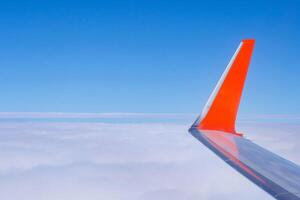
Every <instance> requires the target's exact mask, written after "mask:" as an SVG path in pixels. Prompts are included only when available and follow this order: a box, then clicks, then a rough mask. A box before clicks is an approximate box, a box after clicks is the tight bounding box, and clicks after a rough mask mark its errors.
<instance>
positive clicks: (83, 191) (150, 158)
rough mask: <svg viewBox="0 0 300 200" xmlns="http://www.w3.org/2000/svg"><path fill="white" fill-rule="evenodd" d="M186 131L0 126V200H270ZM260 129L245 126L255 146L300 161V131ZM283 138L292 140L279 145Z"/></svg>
mask: <svg viewBox="0 0 300 200" xmlns="http://www.w3.org/2000/svg"><path fill="white" fill-rule="evenodd" d="M188 126H189V125H183V124H175V123H139V124H125V123H123V124H114V123H77V122H70V123H66V122H64V123H58V122H52V123H50V122H49V123H48V122H31V123H29V122H27V123H24V122H18V123H17V122H10V123H8V122H2V123H0V196H1V198H2V199H6V200H15V199H18V200H19V199H24V200H50V199H51V200H53V199H55V200H66V199H72V200H81V199H84V200H86V199H89V200H94V199H97V200H99V199H105V200H111V199H125V200H127V199H131V200H132V199H133V200H149V199H155V200H160V199H174V200H177V199H178V200H179V199H180V200H194V199H207V200H219V199H222V200H223V199H228V200H229V199H230V200H231V199H245V200H248V199H249V200H250V199H270V200H271V199H272V198H271V197H270V196H269V195H268V194H266V193H264V192H263V191H261V190H260V189H259V188H258V187H256V186H255V185H253V184H252V183H250V182H249V181H248V180H246V179H245V178H244V177H242V176H240V175H239V174H238V173H237V172H236V171H234V170H233V169H231V168H230V167H229V166H227V165H226V164H225V163H223V161H222V160H220V159H219V158H218V157H217V156H215V155H214V154H213V153H212V152H210V151H209V150H208V149H206V148H205V147H204V146H203V145H202V144H201V143H199V142H198V141H197V140H196V139H194V138H193V137H192V136H191V135H189V133H188V132H187V129H188ZM253 127H255V129H253ZM263 127H264V126H263V125H257V124H255V125H254V124H252V125H249V124H242V125H240V129H242V130H245V131H247V133H248V134H247V135H248V137H250V138H253V139H254V140H255V141H256V142H257V143H259V144H263V145H265V146H267V147H270V149H271V150H274V151H275V152H277V153H279V154H282V155H287V156H288V157H289V158H292V159H293V160H295V161H299V160H297V159H299V158H297V156H296V153H295V152H294V151H295V150H298V151H297V152H299V143H297V140H295V138H296V137H299V136H297V135H296V132H297V131H298V130H300V126H291V125H285V126H279V125H278V127H277V126H267V127H266V128H263ZM277 128H278V129H277ZM265 131H266V132H268V133H266V134H265ZM253 132H254V133H253ZM287 132H289V133H287ZM273 133H274V135H273ZM286 133H287V134H288V135H289V137H290V138H293V139H289V140H287V141H286V140H285V141H283V142H281V139H282V138H283V137H284V135H285V134H286ZM275 135H276V136H275Z"/></svg>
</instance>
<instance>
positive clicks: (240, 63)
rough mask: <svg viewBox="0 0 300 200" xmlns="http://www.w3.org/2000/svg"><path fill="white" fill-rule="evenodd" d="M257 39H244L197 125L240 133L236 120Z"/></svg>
mask: <svg viewBox="0 0 300 200" xmlns="http://www.w3.org/2000/svg"><path fill="white" fill-rule="evenodd" d="M254 43H255V40H253V39H247V40H243V41H242V42H241V44H240V46H239V47H238V49H237V51H236V52H235V54H234V56H233V57H232V59H231V61H230V63H229V64H228V66H227V68H226V70H225V72H224V73H223V75H222V77H221V79H220V80H219V82H218V84H217V86H216V88H215V89H214V91H213V93H212V94H211V96H210V98H209V100H208V102H207V104H206V106H205V107H204V110H203V112H202V116H201V118H200V122H199V123H198V125H197V127H198V128H199V129H201V130H219V131H225V132H229V133H232V134H238V135H239V133H236V130H235V121H236V115H237V111H238V107H239V104H240V98H241V95H242V91H243V87H244V83H245V79H246V75H247V71H248V66H249V63H250V59H251V55H252V51H253V48H254Z"/></svg>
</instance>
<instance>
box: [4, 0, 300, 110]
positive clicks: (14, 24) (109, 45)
mask: <svg viewBox="0 0 300 200" xmlns="http://www.w3.org/2000/svg"><path fill="white" fill-rule="evenodd" d="M299 8H300V4H299V3H296V1H295V2H292V1H284V2H283V1H263V2H261V1H248V2H247V1H243V2H240V1H231V2H228V1H226V2H225V1H224V2H219V1H177V2H175V1H156V0H154V1H126V0H123V1H97V2H96V1H43V2H42V1H2V2H1V6H0V25H1V31H0V43H1V45H0V54H1V59H0V74H1V78H0V91H2V95H1V98H0V112H151V113H153V112H154V113H194V112H200V111H201V109H202V106H203V105H204V104H205V102H206V100H207V98H208V96H209V94H210V92H211V90H212V89H213V87H214V85H215V84H216V82H217V80H218V79H219V77H220V75H221V73H222V72H223V70H224V69H225V67H226V65H227V63H228V61H229V59H230V57H231V56H232V54H233V53H234V51H235V49H236V47H237V46H238V44H239V42H240V40H242V39H243V38H249V37H251V38H255V39H256V40H257V43H256V49H255V52H254V56H253V60H252V64H251V68H250V71H249V77H248V80H247V85H246V88H245V95H244V98H243V102H242V104H241V111H240V114H241V115H249V114H299V113H300V105H299V101H300V95H299V83H300V80H299V78H298V77H299V73H300V68H299V66H300V60H299V52H300V42H299V35H300V16H299V15H300V14H299V12H298V10H299Z"/></svg>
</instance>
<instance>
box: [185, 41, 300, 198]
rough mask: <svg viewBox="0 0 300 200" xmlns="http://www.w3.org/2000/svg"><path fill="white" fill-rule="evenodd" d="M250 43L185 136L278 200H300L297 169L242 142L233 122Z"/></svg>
mask: <svg viewBox="0 0 300 200" xmlns="http://www.w3.org/2000/svg"><path fill="white" fill-rule="evenodd" d="M253 48H254V40H243V41H242V42H241V44H240V45H239V47H238V49H237V51H236V52H235V54H234V56H233V57H232V59H231V61H230V63H229V64H228V66H227V67H226V70H225V71H224V73H223V75H222V77H221V79H220V80H219V82H218V84H217V86H216V87H215V89H214V91H213V93H212V94H211V96H210V97H209V100H208V102H207V104H206V105H205V107H204V109H203V112H202V114H201V116H199V117H198V119H197V120H196V121H195V123H194V124H193V125H192V127H191V128H190V129H189V132H190V133H191V134H192V135H193V136H194V137H195V138H197V139H198V140H199V141H200V142H202V143H203V144H204V145H205V146H206V147H208V148H209V149H210V150H212V151H213V152H214V153H215V154H217V155H218V156H219V157H220V158H222V159H223V160H224V161H225V162H226V163H227V164H229V165H230V166H232V167H233V168H234V169H236V170H237V171H238V172H240V173H241V174H242V175H244V176H245V177H246V178H248V179H249V180H251V181H252V182H253V183H255V184H256V185H258V186H259V187H260V188H262V189H263V190H265V191H266V192H268V193H269V194H270V195H272V196H273V197H274V198H276V199H278V200H296V199H298V200H300V167H299V166H298V165H296V164H294V163H292V162H290V161H288V160H286V159H284V158H282V157H280V156H278V155H276V154H274V153H272V152H270V151H268V150H266V149H264V148H262V147H260V146H258V145H256V144H255V143H253V142H251V141H250V140H248V139H245V138H244V137H243V135H242V134H239V133H237V132H236V130H235V120H236V115H237V111H238V107H239V103H240V98H241V95H242V90H243V86H244V82H245V79H246V75H247V71H248V66H249V63H250V59H251V54H252V51H253Z"/></svg>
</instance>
